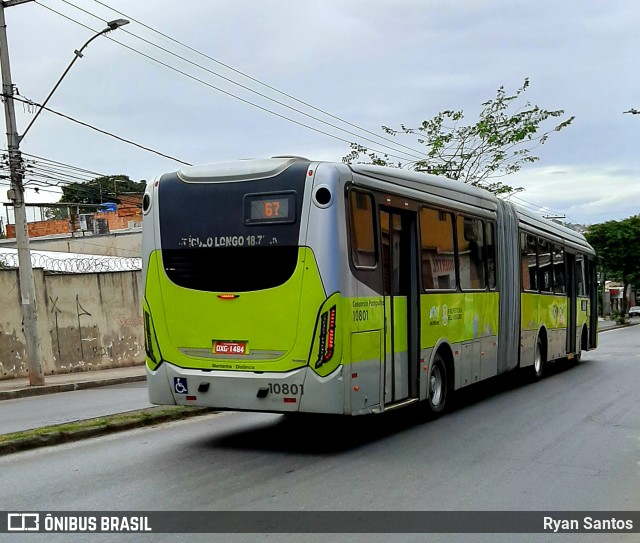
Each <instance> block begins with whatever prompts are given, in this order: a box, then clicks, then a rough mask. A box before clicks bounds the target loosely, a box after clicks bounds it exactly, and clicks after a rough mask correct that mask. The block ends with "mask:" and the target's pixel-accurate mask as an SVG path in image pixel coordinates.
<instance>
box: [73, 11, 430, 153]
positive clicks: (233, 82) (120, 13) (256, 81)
mask: <svg viewBox="0 0 640 543" xmlns="http://www.w3.org/2000/svg"><path fill="white" fill-rule="evenodd" d="M61 1H62V2H64V3H65V4H68V5H70V6H72V7H74V8H76V9H78V10H80V11H82V12H84V13H86V14H88V15H90V16H92V17H95V18H96V19H99V20H101V21H104V19H102V18H100V17H98V16H97V15H95V14H94V13H91V12H90V11H87V10H85V9H83V8H81V7H79V6H77V5H75V4H73V3H72V2H69V1H68V0H61ZM94 2H96V3H97V4H100V5H101V6H103V7H106V8H108V9H110V10H112V11H113V12H115V13H117V14H118V15H121V16H123V17H125V18H127V19H129V20H131V21H134V22H135V23H138V24H139V25H140V26H143V27H144V28H146V29H148V30H151V31H152V32H155V33H156V34H158V35H160V36H162V37H163V38H166V39H168V40H170V41H172V42H173V43H176V44H178V45H180V46H181V47H184V48H185V49H188V50H189V51H192V52H194V53H196V54H198V55H200V56H202V57H204V58H206V59H208V60H210V61H212V62H215V63H216V64H218V65H220V66H223V67H224V68H226V69H228V70H230V71H232V72H234V73H237V74H239V75H241V76H242V77H245V78H247V79H249V80H251V81H253V82H255V83H258V84H259V85H262V86H263V87H266V88H267V89H269V90H272V91H274V92H277V93H278V94H280V95H282V96H285V97H287V98H289V99H291V100H293V101H295V102H297V103H299V104H302V105H304V106H306V107H308V108H310V109H312V110H314V111H317V112H319V113H322V114H323V115H326V116H327V117H330V118H332V119H335V120H337V121H340V122H341V123H343V124H346V125H348V126H351V127H353V128H356V129H357V130H360V131H362V132H365V133H367V134H370V135H372V136H374V137H375V138H377V139H378V140H384V141H388V142H390V143H392V144H393V145H394V146H396V147H390V146H387V147H388V148H389V149H393V150H395V151H396V152H401V153H406V151H402V150H399V149H398V148H397V147H402V148H404V149H407V150H409V151H411V152H413V153H420V155H421V156H419V157H416V156H415V155H410V156H412V157H413V158H417V159H418V160H423V159H424V156H423V154H422V153H423V152H422V151H421V150H418V149H414V148H412V147H409V146H408V145H404V144H402V143H399V142H397V141H396V140H393V139H391V138H387V137H386V136H382V135H380V134H376V133H375V132H372V131H370V130H367V129H366V128H363V127H361V126H359V125H357V124H354V123H351V122H349V121H346V120H345V119H342V118H341V117H338V116H337V115H333V114H332V113H329V112H328V111H326V110H323V109H321V108H318V107H316V106H314V105H312V104H309V103H308V102H305V101H304V100H300V99H298V98H296V97H295V96H292V95H291V94H287V93H286V92H283V91H281V90H279V89H277V88H276V87H273V86H271V85H269V84H267V83H264V82H263V81H260V80H259V79H257V78H255V77H252V76H250V75H248V74H246V73H244V72H242V71H240V70H238V69H236V68H233V67H232V66H229V65H228V64H225V63H224V62H221V61H220V60H218V59H216V58H214V57H211V56H209V55H207V54H206V53H203V52H202V51H199V50H197V49H194V48H193V47H190V46H189V45H187V44H185V43H183V42H181V41H179V40H176V39H174V38H172V37H171V36H169V35H167V34H165V33H163V32H160V31H159V30H156V29H155V28H153V27H151V26H149V25H147V24H145V23H143V22H142V21H140V20H138V19H135V18H134V17H131V16H130V15H127V14H125V13H123V12H121V11H118V10H117V9H115V8H113V7H111V6H108V5H107V4H104V3H103V2H100V1H99V0H94ZM122 31H123V32H125V33H127V34H129V35H131V36H134V37H136V38H138V39H139V40H141V41H144V42H145V43H148V44H150V45H152V46H153V47H157V48H158V49H160V50H162V51H165V52H167V53H169V54H170V55H173V56H175V57H177V58H179V59H181V60H184V61H185V62H188V63H190V64H193V65H194V66H197V67H198V68H201V69H203V70H205V71H207V72H209V73H211V74H213V75H215V76H217V77H220V78H222V79H224V80H225V81H228V82H230V83H232V84H234V85H237V86H239V87H241V88H243V89H246V90H248V91H250V92H252V93H254V94H257V95H259V96H261V97H263V98H266V99H267V100H270V101H272V102H275V103H277V104H279V105H281V106H284V107H287V108H289V109H292V110H293V111H296V112H297V113H301V114H302V115H306V116H308V117H310V118H312V119H314V120H316V121H319V122H322V123H325V124H328V125H329V126H332V127H333V128H336V129H338V130H342V131H343V132H346V133H348V134H351V135H352V136H356V137H357V138H360V139H363V140H366V141H369V142H371V143H374V144H376V145H384V144H381V143H379V142H375V141H372V140H370V139H368V138H366V137H363V136H361V135H359V134H355V133H353V132H350V131H349V130H345V129H344V128H341V127H339V126H335V125H333V124H331V123H328V122H327V121H323V120H322V119H319V118H317V117H315V116H313V115H310V114H309V113H306V112H304V111H301V110H299V109H297V108H294V107H292V106H290V105H288V104H285V103H283V102H280V101H278V100H276V99H274V98H272V97H270V96H267V95H265V94H263V93H261V92H259V91H256V90H255V89H252V88H250V87H248V86H246V85H243V84H242V83H239V82H237V81H234V80H233V79H230V78H228V77H225V76H223V75H221V74H219V73H218V72H215V71H213V70H210V69H208V68H206V67H204V66H202V65H200V64H197V63H195V62H193V61H191V60H189V59H187V58H185V57H183V56H181V55H178V54H177V53H174V52H172V51H170V50H168V49H166V48H164V47H162V46H160V45H158V44H155V43H153V42H151V41H149V40H147V39H145V38H143V37H141V36H138V35H137V34H134V33H133V32H131V31H130V30H126V29H123V30H122Z"/></svg>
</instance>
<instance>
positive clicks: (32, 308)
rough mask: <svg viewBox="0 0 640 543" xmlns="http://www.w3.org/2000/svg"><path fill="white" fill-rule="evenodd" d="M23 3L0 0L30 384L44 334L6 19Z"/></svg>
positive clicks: (39, 381) (39, 376)
mask: <svg viewBox="0 0 640 543" xmlns="http://www.w3.org/2000/svg"><path fill="white" fill-rule="evenodd" d="M24 1H25V0H23V1H22V2H20V1H17V2H10V1H9V2H3V1H0V69H1V71H2V92H3V97H2V101H3V102H4V116H5V123H6V127H7V148H8V150H9V170H10V172H11V189H10V190H9V192H8V193H7V196H8V197H9V199H10V200H12V201H13V206H14V207H13V209H14V214H15V223H16V244H17V247H18V276H19V282H20V285H19V286H20V301H21V305H22V320H23V326H24V336H25V340H26V344H27V345H26V347H27V355H28V357H29V384H30V385H32V386H33V385H44V372H43V369H42V362H41V360H40V335H39V334H38V319H37V313H36V289H35V285H34V282H33V268H32V267H31V253H30V252H29V236H28V232H27V215H26V208H25V205H24V184H23V174H24V172H23V169H22V157H21V155H20V138H19V137H18V129H17V127H16V111H15V106H14V101H13V95H14V89H13V82H12V81H11V68H10V65H9V46H8V42H7V24H6V21H5V18H4V8H5V5H7V6H10V5H17V4H21V3H24Z"/></svg>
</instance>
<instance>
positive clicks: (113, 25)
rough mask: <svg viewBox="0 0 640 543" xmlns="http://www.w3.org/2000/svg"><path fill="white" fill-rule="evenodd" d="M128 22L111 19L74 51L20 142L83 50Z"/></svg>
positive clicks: (19, 139)
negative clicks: (99, 37)
mask: <svg viewBox="0 0 640 543" xmlns="http://www.w3.org/2000/svg"><path fill="white" fill-rule="evenodd" d="M128 24H129V21H127V19H116V20H115V21H109V22H108V23H107V26H106V28H104V29H102V30H101V31H100V32H98V33H97V34H95V35H94V36H92V37H91V38H89V39H88V40H87V41H86V42H85V44H84V45H83V46H82V47H80V49H79V50H76V51H74V53H75V55H76V56H75V57H73V60H72V61H71V63H70V64H69V66H67V69H66V70H65V71H64V73H63V74H62V75H61V76H60V79H58V82H57V83H56V84H55V85H54V87H53V88H52V89H51V92H50V93H49V95H48V96H47V97H46V98H45V99H44V102H42V104H41V105H40V107H39V108H38V111H36V114H35V115H34V116H33V119H31V122H30V123H29V125H28V126H27V128H25V130H24V132H23V133H22V136H19V137H18V143H20V142H21V141H22V140H23V139H24V137H25V136H26V135H27V132H29V129H30V128H31V126H32V125H33V123H35V122H36V119H37V118H38V116H39V115H40V113H42V110H43V109H44V108H45V106H46V105H47V103H48V102H49V100H50V98H51V97H52V96H53V93H54V92H56V89H57V88H58V87H59V86H60V83H62V80H63V79H64V78H65V76H66V75H67V74H68V73H69V70H70V69H71V66H73V64H74V63H75V61H76V60H78V59H79V58H82V51H84V50H85V49H86V48H87V46H88V45H89V44H90V43H91V42H92V41H93V40H95V39H96V38H97V37H98V36H102V35H103V34H106V33H107V32H111V31H112V30H115V29H116V28H120V27H121V26H124V25H128Z"/></svg>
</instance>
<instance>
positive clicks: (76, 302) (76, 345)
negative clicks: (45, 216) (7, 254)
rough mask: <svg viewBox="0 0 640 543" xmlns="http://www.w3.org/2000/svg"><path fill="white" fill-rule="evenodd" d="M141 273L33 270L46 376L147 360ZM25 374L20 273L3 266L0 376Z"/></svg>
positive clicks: (0, 294)
mask: <svg viewBox="0 0 640 543" xmlns="http://www.w3.org/2000/svg"><path fill="white" fill-rule="evenodd" d="M140 275H141V272H140V271H127V272H109V273H86V274H49V273H45V272H43V271H42V270H40V269H35V270H34V277H35V285H36V308H37V309H36V311H37V317H38V330H39V336H40V338H42V341H41V344H40V346H39V348H40V356H41V360H42V364H43V369H44V372H45V375H51V374H58V373H70V372H77V371H87V370H93V369H105V368H115V367H122V366H132V365H136V364H143V363H144V332H143V324H142V309H141V299H140ZM27 373H28V359H27V353H26V346H25V338H24V333H23V331H22V310H21V305H20V295H19V290H18V272H17V270H14V269H10V270H1V269H0V379H11V378H14V377H26V376H27Z"/></svg>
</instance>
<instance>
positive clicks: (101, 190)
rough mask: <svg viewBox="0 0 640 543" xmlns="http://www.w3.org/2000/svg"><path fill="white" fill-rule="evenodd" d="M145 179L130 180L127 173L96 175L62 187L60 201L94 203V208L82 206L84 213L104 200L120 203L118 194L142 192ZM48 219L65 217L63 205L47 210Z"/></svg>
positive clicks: (65, 211) (65, 212)
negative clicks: (87, 179)
mask: <svg viewBox="0 0 640 543" xmlns="http://www.w3.org/2000/svg"><path fill="white" fill-rule="evenodd" d="M145 187H146V181H132V180H131V179H129V176H127V175H107V176H103V177H96V178H95V179H92V180H91V181H88V182H86V183H70V184H69V185H67V186H66V187H64V188H63V189H62V197H61V198H60V200H59V201H60V202H69V203H74V204H96V207H95V208H84V210H83V211H84V212H85V213H89V212H91V211H95V210H97V209H98V205H99V204H102V203H105V202H115V203H120V198H118V194H123V193H138V194H143V193H144V190H145ZM47 218H49V219H65V218H67V209H66V208H64V207H58V208H51V209H49V210H47Z"/></svg>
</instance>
